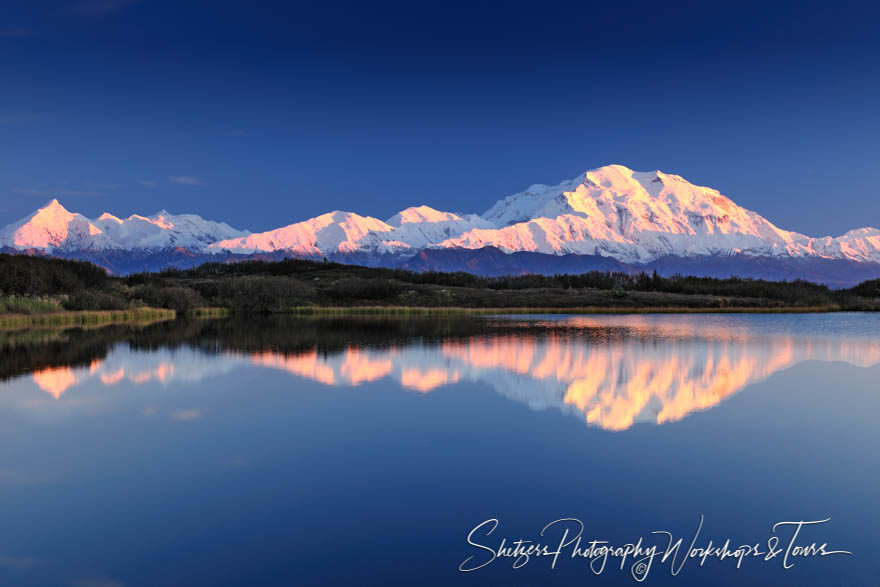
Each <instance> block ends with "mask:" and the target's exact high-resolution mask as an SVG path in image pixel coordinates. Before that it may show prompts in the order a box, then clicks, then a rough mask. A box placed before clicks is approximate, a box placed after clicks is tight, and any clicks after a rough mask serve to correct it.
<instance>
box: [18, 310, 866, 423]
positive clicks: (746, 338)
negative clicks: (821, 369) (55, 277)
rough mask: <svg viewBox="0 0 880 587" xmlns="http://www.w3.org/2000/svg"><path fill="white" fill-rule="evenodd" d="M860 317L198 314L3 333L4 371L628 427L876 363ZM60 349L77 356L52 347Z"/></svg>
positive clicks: (48, 383)
mask: <svg viewBox="0 0 880 587" xmlns="http://www.w3.org/2000/svg"><path fill="white" fill-rule="evenodd" d="M871 319H872V320H874V321H876V320H875V319H874V318H873V317H872V318H871ZM852 330H853V329H851V328H850V329H848V334H846V335H842V334H841V333H839V332H827V331H825V330H824V326H823V322H822V319H820V318H816V317H809V316H779V317H766V316H765V317H749V316H667V317H656V316H653V317H650V316H629V317H624V316H619V317H614V316H606V317H590V318H585V317H562V318H558V319H546V318H541V319H535V320H524V319H511V320H503V319H492V320H487V319H470V320H445V321H436V320H435V321H422V322H418V321H416V322H413V321H406V322H394V321H376V320H373V321H369V320H367V321H351V320H348V321H308V322H302V323H294V322H291V321H275V322H271V323H265V324H257V325H254V324H253V323H248V324H243V323H236V322H231V321H219V322H200V323H186V324H183V325H181V324H174V325H164V326H154V327H148V328H146V329H143V330H136V329H126V328H116V329H112V330H107V331H105V332H103V333H101V332H95V331H92V332H81V331H79V332H73V331H71V332H68V333H65V334H64V335H63V336H60V337H59V336H49V337H42V338H41V337H37V338H36V342H32V343H29V344H22V343H21V342H19V343H17V344H14V345H12V344H8V343H7V345H6V346H5V347H4V364H3V373H2V375H3V376H4V377H5V378H8V379H12V381H11V382H10V383H8V384H6V385H7V386H9V385H13V386H20V385H22V384H23V383H22V382H23V381H25V380H26V379H25V378H26V377H28V376H29V378H30V384H31V385H32V386H33V387H35V388H36V389H37V390H39V391H41V392H43V393H47V394H49V395H50V396H51V397H52V398H54V399H55V400H57V401H59V402H62V401H65V398H66V397H67V396H69V395H70V394H73V393H74V390H76V389H77V388H79V387H84V386H99V387H114V386H119V385H122V384H126V385H134V386H137V385H144V384H147V383H155V384H159V385H164V386H168V385H169V384H171V383H174V382H195V381H201V380H204V379H206V378H210V377H216V376H218V375H220V374H222V373H225V372H229V371H230V370H233V369H245V368H251V369H253V368H258V369H273V370H282V371H284V372H287V373H290V374H291V375H293V376H295V377H297V378H305V379H309V380H312V381H316V382H319V383H322V384H325V385H333V386H349V387H354V386H358V385H362V384H365V383H370V382H377V381H382V380H390V381H395V382H396V383H397V384H398V385H399V386H401V387H403V388H404V389H407V390H411V391H415V392H419V393H430V392H436V391H437V390H439V389H441V388H443V387H444V386H447V385H451V384H454V383H457V382H461V381H472V382H480V383H483V384H485V385H488V386H490V387H491V388H493V389H494V390H495V391H497V392H498V393H500V394H502V395H504V396H505V397H508V398H510V399H513V400H516V401H520V402H524V403H526V404H528V405H529V406H530V407H531V408H533V409H547V408H554V409H559V410H562V411H564V412H567V413H571V414H574V415H576V416H577V417H579V418H581V419H583V420H584V421H585V422H586V423H587V424H589V425H591V426H597V427H601V428H604V429H607V430H625V429H627V428H629V427H631V426H633V425H634V424H635V423H638V422H652V423H656V424H665V423H668V422H675V421H678V420H681V419H682V418H684V417H686V416H687V415H689V414H691V413H693V412H695V411H700V410H705V409H708V408H712V407H713V406H716V405H718V404H719V403H721V402H722V401H724V400H725V398H728V397H730V396H731V395H732V394H735V393H737V392H738V391H740V390H742V389H744V388H745V387H747V386H748V385H750V384H752V383H755V382H758V381H761V380H763V379H766V378H767V377H769V376H770V375H772V374H774V373H776V372H778V371H780V370H783V369H786V368H789V367H791V366H793V365H795V364H797V363H801V362H804V361H810V360H819V361H845V362H847V363H851V364H854V365H858V366H862V367H867V366H871V365H875V364H878V363H880V341H878V340H876V339H874V338H872V337H871V336H860V335H858V334H857V331H856V334H853V332H852ZM53 345H55V346H54V347H53ZM57 345H62V347H58V346H57ZM53 348H57V349H60V348H64V349H66V352H68V353H69V354H71V356H70V358H67V359H64V358H63V357H62V358H60V359H59V360H53V359H52V358H51V351H52V349H53ZM77 349H79V351H78V350H77ZM59 352H60V351H59ZM78 352H79V354H77V353H78ZM73 355H76V356H73ZM59 362H60V363H61V364H58V363H59Z"/></svg>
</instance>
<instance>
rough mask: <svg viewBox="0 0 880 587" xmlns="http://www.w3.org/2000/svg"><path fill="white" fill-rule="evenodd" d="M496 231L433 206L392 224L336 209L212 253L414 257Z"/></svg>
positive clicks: (220, 245)
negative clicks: (463, 237)
mask: <svg viewBox="0 0 880 587" xmlns="http://www.w3.org/2000/svg"><path fill="white" fill-rule="evenodd" d="M492 227H494V225H493V224H491V223H490V222H488V221H486V220H484V219H482V218H480V217H479V216H477V215H476V214H470V215H467V216H465V217H461V216H458V215H456V214H452V213H451V212H440V211H439V210H434V209H433V208H429V207H428V206H419V207H412V208H407V209H406V210H402V211H400V212H398V213H397V214H395V215H394V216H392V217H391V218H389V219H388V221H387V222H383V221H381V220H379V219H378V218H373V217H370V216H360V215H359V214H355V213H353V212H342V211H339V210H337V211H335V212H330V213H329V214H322V215H321V216H317V217H315V218H311V219H309V220H306V221H304V222H297V223H296V224H291V225H289V226H285V227H283V228H279V229H276V230H270V231H268V232H263V233H259V234H252V235H250V236H247V237H242V238H234V239H228V240H223V241H219V242H216V243H213V244H212V245H211V247H210V248H211V250H214V251H218V252H222V251H229V252H232V253H244V254H248V253H255V252H274V251H285V252H288V253H290V254H293V255H297V256H302V257H320V256H322V255H340V254H343V255H344V254H351V253H376V254H380V255H387V254H390V255H413V254H415V253H416V252H418V251H420V250H421V249H424V248H426V247H428V246H432V245H435V244H436V243H439V242H441V241H444V240H447V239H450V238H455V237H458V236H460V235H462V234H465V233H467V232H468V231H471V230H474V229H477V228H492Z"/></svg>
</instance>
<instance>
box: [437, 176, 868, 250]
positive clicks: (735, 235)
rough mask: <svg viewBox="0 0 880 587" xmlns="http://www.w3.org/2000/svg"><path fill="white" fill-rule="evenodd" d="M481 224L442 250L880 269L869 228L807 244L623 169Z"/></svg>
mask: <svg viewBox="0 0 880 587" xmlns="http://www.w3.org/2000/svg"><path fill="white" fill-rule="evenodd" d="M483 218H484V219H486V220H489V221H491V222H493V223H494V224H495V225H496V226H497V227H498V228H496V229H491V230H474V231H471V232H468V233H466V234H464V235H462V236H461V237H458V238H455V239H449V240H446V241H443V242H441V243H439V246H440V247H443V248H467V249H477V248H482V247H486V246H492V247H497V248H499V249H501V250H503V251H506V252H513V251H534V252H539V253H547V254H552V255H560V254H580V255H602V256H610V257H614V258H615V259H617V260H619V261H623V262H625V263H646V262H651V261H654V260H656V259H658V258H660V257H663V256H666V255H677V256H682V257H689V256H711V255H736V254H742V255H749V256H767V257H779V256H788V257H810V256H815V257H825V258H838V259H850V260H855V261H871V262H880V238H878V237H880V231H878V230H876V229H871V228H863V229H858V230H854V231H850V232H848V233H847V234H846V235H844V236H842V237H838V238H831V237H825V238H810V237H807V236H804V235H802V234H799V233H796V232H790V231H787V230H782V229H780V228H778V227H776V226H775V225H774V224H773V223H771V222H770V221H769V220H767V219H766V218H764V217H762V216H761V215H759V214H757V213H756V212H752V211H751V210H746V209H745V208H742V207H740V206H738V205H736V204H735V203H734V202H733V201H731V200H730V199H729V198H727V197H726V196H724V195H722V194H721V193H720V192H718V191H717V190H714V189H712V188H707V187H701V186H696V185H693V184H691V183H690V182H688V181H687V180H685V179H684V178H682V177H679V176H677V175H667V174H665V173H663V172H660V171H651V172H637V171H632V170H631V169H628V168H626V167H623V166H621V165H609V166H606V167H602V168H599V169H595V170H592V171H587V172H586V173H584V174H581V175H579V176H578V177H576V178H574V179H572V180H570V181H567V182H563V183H561V184H559V185H555V186H546V185H533V186H531V187H530V188H529V189H527V190H526V191H524V192H521V193H518V194H514V195H512V196H509V197H507V198H505V199H503V200H500V201H499V202H497V203H496V204H495V205H494V206H492V207H491V208H490V209H489V210H488V211H487V212H486V213H485V214H483Z"/></svg>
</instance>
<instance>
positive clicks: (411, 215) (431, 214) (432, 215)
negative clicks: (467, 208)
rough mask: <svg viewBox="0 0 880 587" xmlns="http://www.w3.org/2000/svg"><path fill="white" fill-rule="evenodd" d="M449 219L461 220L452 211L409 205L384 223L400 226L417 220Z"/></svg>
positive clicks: (440, 220)
mask: <svg viewBox="0 0 880 587" xmlns="http://www.w3.org/2000/svg"><path fill="white" fill-rule="evenodd" d="M450 220H461V216H458V215H457V214H453V213H452V212H441V211H440V210H436V209H434V208H431V207H430V206H424V205H422V206H410V207H409V208H407V209H406V210H401V211H400V212H398V213H397V214H395V215H394V216H392V217H391V218H389V219H388V220H387V221H386V223H387V224H390V225H391V226H401V225H403V224H413V223H419V222H447V221H450Z"/></svg>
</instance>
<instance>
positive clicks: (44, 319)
mask: <svg viewBox="0 0 880 587" xmlns="http://www.w3.org/2000/svg"><path fill="white" fill-rule="evenodd" d="M176 314H177V313H176V312H175V311H174V310H168V309H163V308H133V309H129V310H82V311H73V310H67V311H53V312H45V313H32V314H2V315H0V328H5V329H11V328H30V327H39V326H80V325H103V324H116V323H120V322H156V321H160V320H173V319H174V318H175V317H176Z"/></svg>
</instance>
